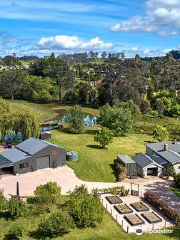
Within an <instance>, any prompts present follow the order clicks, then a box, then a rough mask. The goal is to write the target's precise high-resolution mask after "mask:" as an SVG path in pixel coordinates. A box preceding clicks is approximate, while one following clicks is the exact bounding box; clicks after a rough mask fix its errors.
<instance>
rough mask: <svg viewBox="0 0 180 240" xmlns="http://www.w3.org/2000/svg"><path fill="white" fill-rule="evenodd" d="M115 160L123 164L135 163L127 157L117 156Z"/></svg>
mask: <svg viewBox="0 0 180 240" xmlns="http://www.w3.org/2000/svg"><path fill="white" fill-rule="evenodd" d="M117 158H118V159H120V160H121V161H122V162H123V163H135V161H134V160H133V159H132V158H130V157H129V156H127V155H118V156H117Z"/></svg>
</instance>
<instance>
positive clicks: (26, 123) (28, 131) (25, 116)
mask: <svg viewBox="0 0 180 240" xmlns="http://www.w3.org/2000/svg"><path fill="white" fill-rule="evenodd" d="M12 125H13V129H14V130H16V132H18V131H21V132H22V135H23V139H28V138H30V137H36V136H37V135H38V133H39V121H38V117H37V115H36V114H35V113H34V112H32V111H30V110H29V109H28V108H26V107H22V108H21V109H18V110H16V111H15V112H12Z"/></svg>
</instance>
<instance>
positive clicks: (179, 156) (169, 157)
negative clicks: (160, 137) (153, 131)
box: [146, 142, 180, 164]
mask: <svg viewBox="0 0 180 240" xmlns="http://www.w3.org/2000/svg"><path fill="white" fill-rule="evenodd" d="M164 144H167V145H168V150H166V151H165V150H164ZM146 146H147V147H148V148H150V149H152V150H153V151H154V152H155V153H156V154H158V155H159V156H161V157H162V158H164V159H165V160H166V161H167V162H170V163H172V164H174V163H177V162H180V142H178V143H177V144H174V143H173V142H160V143H149V144H147V145H146Z"/></svg>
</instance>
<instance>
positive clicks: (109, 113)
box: [100, 104, 134, 136]
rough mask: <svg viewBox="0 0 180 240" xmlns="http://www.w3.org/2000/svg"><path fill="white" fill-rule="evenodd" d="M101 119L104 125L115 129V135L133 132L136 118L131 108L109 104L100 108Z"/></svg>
mask: <svg viewBox="0 0 180 240" xmlns="http://www.w3.org/2000/svg"><path fill="white" fill-rule="evenodd" d="M100 119H101V124H102V126H103V127H107V128H109V129H110V130H112V131H113V133H114V135H115V136H126V135H127V134H128V133H130V132H131V130H132V127H133V123H134V118H133V116H132V114H131V111H130V110H129V109H126V108H124V107H118V106H113V107H111V106H110V105H109V104H106V105H105V106H103V107H101V108H100Z"/></svg>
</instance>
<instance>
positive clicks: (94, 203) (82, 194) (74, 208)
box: [68, 185, 104, 228]
mask: <svg viewBox="0 0 180 240" xmlns="http://www.w3.org/2000/svg"><path fill="white" fill-rule="evenodd" d="M68 211H69V214H70V215H71V216H72V218H73V219H74V222H75V224H76V226H77V227H78V228H87V227H94V226H96V224H97V223H100V222H102V219H103V212H104V209H103V206H102V205H101V203H100V201H99V198H98V197H95V196H93V195H91V194H89V193H88V191H87V188H86V187H85V186H83V185H82V186H80V187H76V188H75V190H74V191H73V192H72V193H71V194H70V200H69V202H68Z"/></svg>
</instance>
